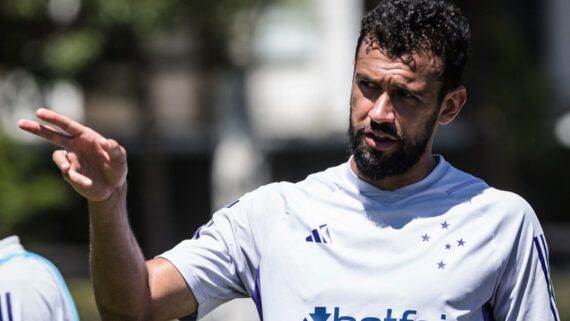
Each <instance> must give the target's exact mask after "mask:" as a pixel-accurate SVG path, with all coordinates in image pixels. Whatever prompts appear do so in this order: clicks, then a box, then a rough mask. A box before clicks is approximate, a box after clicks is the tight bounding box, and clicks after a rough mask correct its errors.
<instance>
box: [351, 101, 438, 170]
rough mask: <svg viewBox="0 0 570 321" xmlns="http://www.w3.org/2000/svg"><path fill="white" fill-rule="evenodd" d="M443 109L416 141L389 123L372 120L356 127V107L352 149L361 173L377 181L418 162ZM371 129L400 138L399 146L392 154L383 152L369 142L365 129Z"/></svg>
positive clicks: (431, 117)
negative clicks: (366, 138)
mask: <svg viewBox="0 0 570 321" xmlns="http://www.w3.org/2000/svg"><path fill="white" fill-rule="evenodd" d="M438 114H439V110H437V111H436V112H435V113H433V114H432V115H431V116H430V118H429V119H428V121H427V122H426V125H425V126H424V129H423V130H422V132H421V133H420V135H419V136H418V137H417V138H416V139H414V140H412V139H410V138H409V137H407V136H406V135H404V133H402V132H401V131H397V130H396V129H394V128H393V127H391V126H390V125H388V124H386V123H381V124H379V123H376V122H374V121H370V125H368V126H363V127H360V128H355V127H354V125H353V124H352V108H351V115H350V125H349V129H348V136H349V151H350V153H351V154H352V155H353V157H354V161H355V163H356V167H357V168H358V172H359V174H360V175H362V176H363V177H364V178H366V179H368V180H371V181H376V180H380V179H383V178H387V177H391V176H397V175H402V174H404V173H406V172H407V171H408V170H410V168H412V166H414V165H415V164H417V163H418V162H419V160H420V158H421V157H422V155H423V154H424V153H425V151H426V148H427V144H428V142H429V140H430V137H431V135H432V133H433V130H434V128H435V124H436V121H437V116H438ZM367 128H371V129H373V130H378V131H382V132H384V133H387V134H390V135H392V136H393V137H396V138H397V144H398V146H396V149H395V150H394V151H392V152H391V153H387V152H384V151H379V150H375V149H373V148H371V147H370V146H368V145H367V144H366V141H365V137H364V136H365V134H364V131H365V130H366V129H367Z"/></svg>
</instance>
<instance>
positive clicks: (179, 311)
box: [18, 109, 197, 320]
mask: <svg viewBox="0 0 570 321" xmlns="http://www.w3.org/2000/svg"><path fill="white" fill-rule="evenodd" d="M37 116H38V118H40V119H41V120H43V121H45V122H47V123H49V124H51V125H54V126H57V127H59V128H61V130H62V131H60V130H57V129H55V128H54V127H51V126H47V125H43V124H39V123H37V122H34V121H30V120H22V121H20V122H19V123H18V126H19V127H20V128H21V129H23V130H25V131H28V132H30V133H32V134H34V135H37V136H39V137H42V138H44V139H46V140H48V141H50V142H52V143H54V144H56V145H58V146H60V147H62V148H63V149H62V150H57V151H55V152H54V154H53V160H54V162H55V164H56V165H57V166H58V167H59V169H60V170H61V173H62V176H63V177H64V179H65V180H66V181H67V182H68V183H69V184H70V185H71V186H72V187H73V188H74V189H75V190H76V191H77V192H78V193H79V194H80V195H82V196H83V197H85V198H86V199H87V201H88V204H89V217H90V236H91V258H90V260H91V271H92V278H93V287H94V291H95V298H96V301H97V306H98V308H99V311H100V313H101V317H102V319H103V320H169V319H172V318H176V317H181V316H184V315H187V314H191V313H193V312H195V311H196V308H197V303H196V299H195V298H194V295H193V294H192V292H191V290H190V289H189V288H188V286H187V285H186V282H185V281H184V279H183V278H182V276H181V275H180V273H179V272H178V270H177V269H176V268H175V267H174V266H173V265H172V264H171V263H170V262H168V261H167V260H165V259H154V260H151V261H148V262H145V260H144V256H143V254H142V251H141V250H140V248H139V246H138V244H137V242H136V240H135V237H134V235H133V233H132V230H131V228H130V226H129V222H128V217H127V207H126V192H127V191H126V190H127V183H126V176H127V161H126V160H127V155H126V151H125V149H124V148H123V147H122V146H120V145H119V144H118V143H117V142H116V141H114V140H111V139H106V138H104V137H103V136H101V135H100V134H99V133H97V132H95V131H94V130H92V129H90V128H88V127H85V126H83V125H81V124H79V123H77V122H74V121H72V120H71V119H69V118H67V117H64V116H62V115H59V114H57V113H55V112H53V111H50V110H46V109H40V110H38V111H37Z"/></svg>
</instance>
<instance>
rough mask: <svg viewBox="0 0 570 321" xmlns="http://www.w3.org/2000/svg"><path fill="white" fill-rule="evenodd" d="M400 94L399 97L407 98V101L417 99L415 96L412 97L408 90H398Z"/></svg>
mask: <svg viewBox="0 0 570 321" xmlns="http://www.w3.org/2000/svg"><path fill="white" fill-rule="evenodd" d="M396 93H397V94H398V96H400V97H402V98H405V99H412V98H415V97H414V95H412V94H411V93H410V92H409V91H407V90H398V91H397V92H396Z"/></svg>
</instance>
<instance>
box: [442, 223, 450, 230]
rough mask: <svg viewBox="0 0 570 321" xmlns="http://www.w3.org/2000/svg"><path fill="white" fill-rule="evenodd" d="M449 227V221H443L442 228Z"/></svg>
mask: <svg viewBox="0 0 570 321" xmlns="http://www.w3.org/2000/svg"><path fill="white" fill-rule="evenodd" d="M448 227H449V224H448V223H447V221H443V223H441V229H445V230H447V228H448Z"/></svg>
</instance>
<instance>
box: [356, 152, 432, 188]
mask: <svg viewBox="0 0 570 321" xmlns="http://www.w3.org/2000/svg"><path fill="white" fill-rule="evenodd" d="M436 166H437V160H436V159H435V158H434V157H433V156H432V155H431V152H429V153H425V154H424V155H423V156H422V157H421V158H420V160H419V161H418V162H417V163H416V164H415V165H414V166H412V167H411V168H410V169H409V170H408V171H407V172H405V173H404V174H401V175H394V176H388V177H384V178H382V179H379V180H370V179H368V178H366V177H364V176H363V175H362V174H361V173H360V172H359V171H358V166H356V162H355V160H354V158H352V159H351V160H350V168H351V169H352V171H353V172H354V173H355V174H356V176H358V177H359V178H360V179H362V180H363V181H365V182H367V183H369V184H371V185H374V186H376V187H378V188H379V189H381V190H385V191H395V190H397V189H399V188H402V187H404V186H407V185H410V184H414V183H417V182H419V181H421V180H422V179H424V178H426V177H427V176H428V175H429V174H430V173H431V171H432V170H433V169H434V168H435V167H436Z"/></svg>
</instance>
